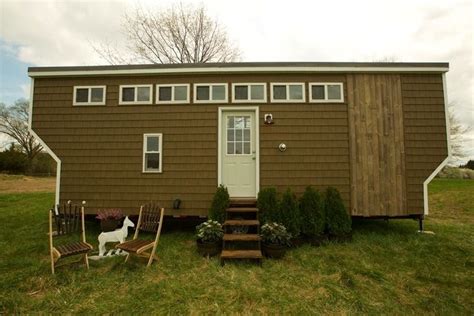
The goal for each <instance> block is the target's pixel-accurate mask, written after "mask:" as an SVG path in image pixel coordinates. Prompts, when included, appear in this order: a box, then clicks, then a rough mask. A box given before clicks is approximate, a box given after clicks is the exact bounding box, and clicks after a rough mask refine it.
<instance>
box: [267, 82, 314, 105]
mask: <svg viewBox="0 0 474 316" xmlns="http://www.w3.org/2000/svg"><path fill="white" fill-rule="evenodd" d="M290 85H291V86H293V85H300V86H301V87H302V88H303V98H302V99H301V100H299V99H290ZM274 86H286V99H285V100H280V99H274V98H273V87H274ZM270 100H271V102H272V103H305V102H306V85H305V83H304V82H272V83H270Z"/></svg>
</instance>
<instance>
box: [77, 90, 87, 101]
mask: <svg viewBox="0 0 474 316" xmlns="http://www.w3.org/2000/svg"><path fill="white" fill-rule="evenodd" d="M88 101H89V89H76V102H88Z"/></svg>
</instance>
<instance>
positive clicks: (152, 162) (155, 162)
mask: <svg viewBox="0 0 474 316" xmlns="http://www.w3.org/2000/svg"><path fill="white" fill-rule="evenodd" d="M159 169H160V154H159V153H146V154H145V170H147V171H152V170H159Z"/></svg>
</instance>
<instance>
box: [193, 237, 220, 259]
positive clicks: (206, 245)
mask: <svg viewBox="0 0 474 316" xmlns="http://www.w3.org/2000/svg"><path fill="white" fill-rule="evenodd" d="M196 245H197V251H198V253H199V254H200V255H201V256H203V257H206V256H209V257H212V256H215V255H217V254H219V253H220V252H221V246H222V242H221V241H216V242H202V241H201V240H200V239H198V240H196Z"/></svg>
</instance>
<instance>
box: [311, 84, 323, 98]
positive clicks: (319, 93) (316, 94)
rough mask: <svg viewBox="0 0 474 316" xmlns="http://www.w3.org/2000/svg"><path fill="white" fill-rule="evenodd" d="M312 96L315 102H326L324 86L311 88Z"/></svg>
mask: <svg viewBox="0 0 474 316" xmlns="http://www.w3.org/2000/svg"><path fill="white" fill-rule="evenodd" d="M311 94H312V97H313V99H315V100H324V99H325V98H326V97H325V94H324V86H320V85H315V86H312V87H311Z"/></svg>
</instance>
